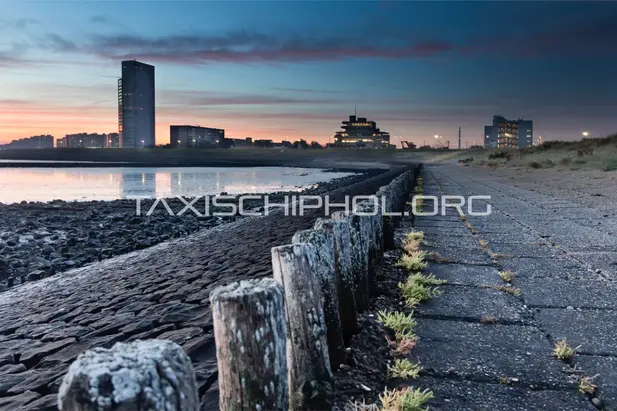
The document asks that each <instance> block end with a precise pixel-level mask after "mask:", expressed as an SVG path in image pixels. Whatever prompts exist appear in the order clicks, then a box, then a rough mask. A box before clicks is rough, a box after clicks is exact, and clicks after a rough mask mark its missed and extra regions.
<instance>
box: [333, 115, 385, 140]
mask: <svg viewBox="0 0 617 411" xmlns="http://www.w3.org/2000/svg"><path fill="white" fill-rule="evenodd" d="M342 123H343V126H342V127H341V128H342V129H343V130H342V131H337V132H336V134H335V135H334V146H336V147H361V148H388V147H389V145H390V133H387V132H385V131H381V130H380V129H379V128H377V123H375V122H374V121H368V120H367V119H366V118H365V117H359V118H356V115H355V114H354V115H352V116H349V120H348V121H343V122H342Z"/></svg>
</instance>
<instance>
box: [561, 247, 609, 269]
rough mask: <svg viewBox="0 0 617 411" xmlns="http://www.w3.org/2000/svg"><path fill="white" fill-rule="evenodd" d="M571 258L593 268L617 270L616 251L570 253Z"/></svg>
mask: <svg viewBox="0 0 617 411" xmlns="http://www.w3.org/2000/svg"><path fill="white" fill-rule="evenodd" d="M569 256H571V257H572V258H574V259H576V260H578V261H584V262H585V263H586V264H589V265H590V266H591V267H592V268H599V269H601V270H602V269H605V270H609V271H614V270H617V252H616V251H609V252H605V251H593V252H570V253H569Z"/></svg>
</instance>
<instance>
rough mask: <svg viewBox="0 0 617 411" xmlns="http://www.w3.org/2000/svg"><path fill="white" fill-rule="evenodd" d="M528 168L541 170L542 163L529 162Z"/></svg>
mask: <svg viewBox="0 0 617 411" xmlns="http://www.w3.org/2000/svg"><path fill="white" fill-rule="evenodd" d="M529 167H531V168H543V167H544V166H543V165H542V163H538V162H537V161H531V162H529Z"/></svg>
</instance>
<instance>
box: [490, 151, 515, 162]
mask: <svg viewBox="0 0 617 411" xmlns="http://www.w3.org/2000/svg"><path fill="white" fill-rule="evenodd" d="M496 158H503V159H505V160H506V161H509V160H510V159H511V158H512V153H511V152H509V151H497V152H495V153H491V154H489V155H488V159H489V160H494V159H496Z"/></svg>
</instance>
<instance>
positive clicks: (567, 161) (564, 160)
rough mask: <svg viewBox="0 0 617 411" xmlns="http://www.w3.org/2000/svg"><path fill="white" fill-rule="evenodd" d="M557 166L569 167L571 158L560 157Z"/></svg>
mask: <svg viewBox="0 0 617 411" xmlns="http://www.w3.org/2000/svg"><path fill="white" fill-rule="evenodd" d="M559 164H561V165H562V166H569V165H570V164H572V158H570V157H562V158H561V160H559Z"/></svg>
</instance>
